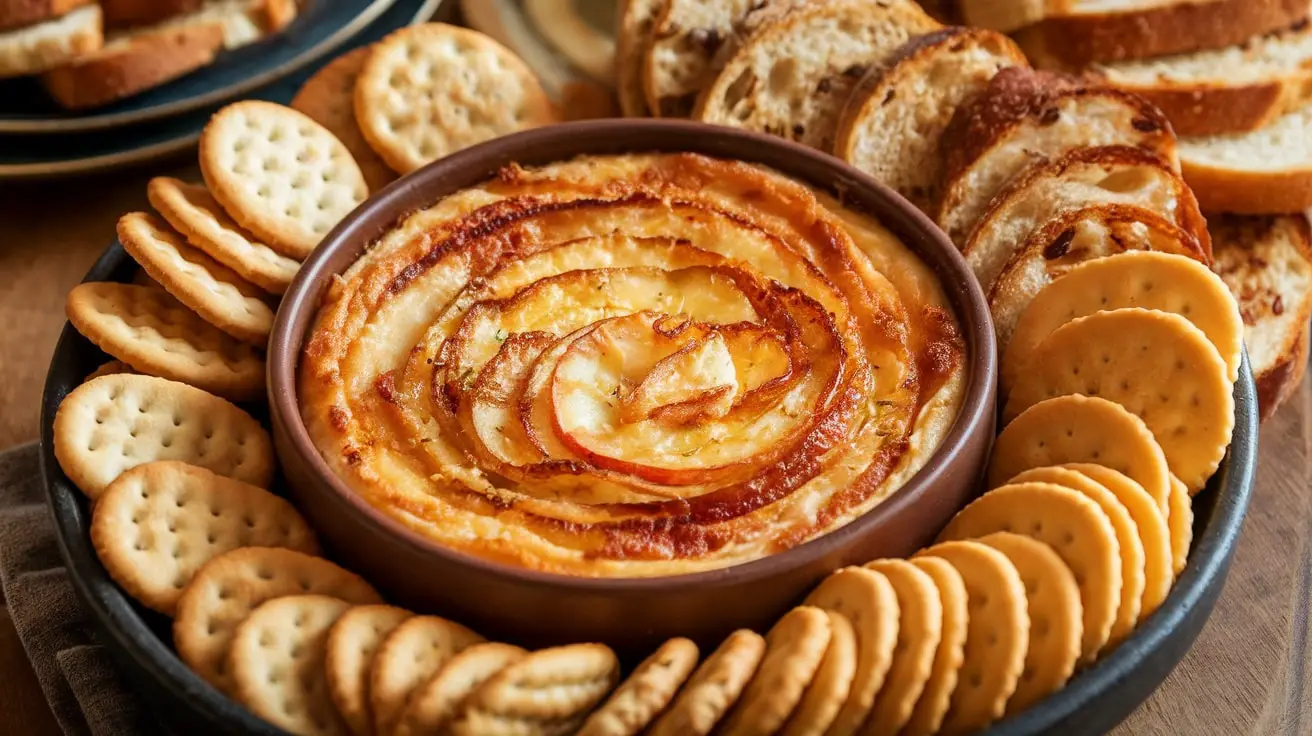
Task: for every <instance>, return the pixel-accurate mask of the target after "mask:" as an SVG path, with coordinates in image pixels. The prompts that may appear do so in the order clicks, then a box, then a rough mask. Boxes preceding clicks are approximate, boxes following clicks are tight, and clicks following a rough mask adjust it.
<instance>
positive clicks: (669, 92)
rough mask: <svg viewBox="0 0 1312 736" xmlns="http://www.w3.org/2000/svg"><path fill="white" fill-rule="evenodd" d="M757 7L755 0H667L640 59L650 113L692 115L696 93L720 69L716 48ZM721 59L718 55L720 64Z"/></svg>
mask: <svg viewBox="0 0 1312 736" xmlns="http://www.w3.org/2000/svg"><path fill="white" fill-rule="evenodd" d="M759 5H760V3H759V2H758V0H666V3H665V8H664V10H662V11H661V14H660V15H659V16H657V18H656V23H655V25H654V26H653V28H652V32H651V42H650V43H649V44H647V53H646V57H645V58H644V59H643V79H642V84H643V91H644V92H645V94H646V98H647V108H648V109H649V110H651V111H652V114H654V115H656V116H657V117H663V118H686V117H688V116H689V115H691V114H692V108H693V106H694V105H695V104H696V102H697V95H698V94H699V93H700V92H701V91H702V88H704V87H705V86H706V85H707V84H708V83H710V81H711V80H712V79H714V78H715V73H716V72H717V71H719V68H718V67H719V65H718V64H717V63H716V62H717V52H719V51H720V49H721V48H722V47H723V46H724V43H725V41H726V40H728V39H729V38H731V37H733V36H735V35H736V34H738V33H739V32H740V31H741V29H742V24H743V21H744V20H746V18H747V14H748V12H749V11H751V10H754V9H756V8H757V7H758V6H759ZM724 61H726V59H724V57H723V55H721V56H720V57H719V59H718V62H719V63H720V64H722V63H723V62H724Z"/></svg>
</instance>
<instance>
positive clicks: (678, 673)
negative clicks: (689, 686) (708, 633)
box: [579, 638, 697, 736]
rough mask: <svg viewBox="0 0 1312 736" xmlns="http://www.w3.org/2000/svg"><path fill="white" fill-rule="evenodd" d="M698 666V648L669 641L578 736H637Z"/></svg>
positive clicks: (625, 682) (635, 673)
mask: <svg viewBox="0 0 1312 736" xmlns="http://www.w3.org/2000/svg"><path fill="white" fill-rule="evenodd" d="M696 666H697V645H696V644H694V643H692V641H690V640H688V639H683V638H676V639H670V640H669V641H667V642H665V643H664V644H662V645H661V646H660V648H658V649H657V650H656V651H655V652H653V653H652V655H651V656H650V657H647V659H645V660H643V661H642V663H641V664H639V665H638V666H637V668H636V669H634V670H633V672H632V673H631V674H630V675H629V677H628V679H626V680H625V681H624V682H623V683H621V684H620V686H619V687H618V688H616V689H615V692H614V693H612V694H611V696H610V697H609V698H607V700H606V702H605V703H603V704H602V706H601V707H600V708H598V709H597V711H596V712H595V713H593V714H592V715H591V716H589V717H588V720H587V721H586V722H584V724H583V728H582V729H580V730H579V736H634V734H638V733H641V732H642V730H643V729H644V728H646V727H647V724H649V723H651V721H652V719H653V718H655V717H656V715H657V714H658V713H660V712H661V711H662V710H664V709H665V706H667V705H669V704H670V701H671V700H673V699H674V694H675V693H677V692H678V691H679V688H680V687H682V686H683V683H684V681H685V680H687V679H688V675H690V674H692V670H693V668H694V667H696Z"/></svg>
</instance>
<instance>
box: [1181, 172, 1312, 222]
mask: <svg viewBox="0 0 1312 736" xmlns="http://www.w3.org/2000/svg"><path fill="white" fill-rule="evenodd" d="M1181 167H1182V169H1183V171H1184V180H1185V181H1186V182H1188V183H1189V186H1190V187H1192V188H1193V190H1194V194H1195V195H1197V197H1198V203H1199V204H1200V205H1201V206H1202V208H1203V210H1204V211H1206V212H1230V213H1234V214H1241V215H1279V214H1285V213H1289V212H1302V211H1304V210H1307V209H1312V168H1302V169H1290V170H1283V171H1243V170H1240V169H1226V168H1223V167H1220V166H1213V165H1210V164H1205V163H1200V162H1197V161H1190V160H1189V159H1188V158H1184V159H1183V160H1182V161H1181Z"/></svg>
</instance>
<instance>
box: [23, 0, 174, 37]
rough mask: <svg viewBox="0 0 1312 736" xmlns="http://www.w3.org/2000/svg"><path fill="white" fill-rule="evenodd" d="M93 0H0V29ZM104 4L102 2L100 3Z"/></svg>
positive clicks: (39, 19)
mask: <svg viewBox="0 0 1312 736" xmlns="http://www.w3.org/2000/svg"><path fill="white" fill-rule="evenodd" d="M93 1H94V0H0V31H7V30H11V29H14V28H22V27H23V26H30V25H33V24H35V23H40V22H42V21H47V20H51V19H52V18H58V17H60V16H61V15H64V14H65V13H67V12H68V11H70V10H72V9H74V8H79V7H81V6H83V5H87V4H89V3H91V2H93ZM196 1H197V2H199V0H196ZM101 4H102V5H104V3H101Z"/></svg>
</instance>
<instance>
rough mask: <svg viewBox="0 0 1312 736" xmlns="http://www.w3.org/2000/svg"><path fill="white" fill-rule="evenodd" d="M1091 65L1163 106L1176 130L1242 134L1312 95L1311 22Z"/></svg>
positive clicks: (1196, 133)
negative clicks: (1211, 46)
mask: <svg viewBox="0 0 1312 736" xmlns="http://www.w3.org/2000/svg"><path fill="white" fill-rule="evenodd" d="M1089 71H1090V72H1091V73H1093V74H1097V75H1099V76H1101V77H1102V78H1103V79H1104V80H1106V81H1107V83H1108V84H1113V85H1115V86H1117V87H1120V88H1121V89H1123V90H1126V91H1128V92H1133V93H1135V94H1137V95H1139V96H1141V97H1143V98H1145V99H1147V100H1148V101H1149V102H1151V103H1153V104H1154V105H1156V106H1157V107H1159V108H1161V110H1162V112H1164V113H1166V117H1168V118H1170V119H1171V126H1172V127H1173V128H1175V133H1176V135H1181V136H1209V135H1221V134H1225V133H1241V132H1245V131H1249V130H1255V129H1257V128H1261V127H1263V126H1265V125H1267V124H1268V123H1270V122H1272V121H1273V120H1274V119H1275V118H1277V117H1279V116H1280V115H1282V114H1284V113H1286V112H1289V111H1290V110H1293V109H1295V108H1297V107H1299V106H1301V105H1302V104H1303V103H1304V102H1306V101H1307V100H1308V99H1309V97H1312V24H1308V23H1307V22H1303V23H1300V24H1299V25H1298V26H1296V27H1294V28H1290V29H1286V30H1283V31H1279V32H1276V33H1271V34H1268V35H1265V36H1260V37H1258V38H1254V39H1250V40H1248V41H1245V42H1244V43H1241V44H1238V45H1236V46H1227V47H1226V48H1223V49H1215V50H1211V51H1198V52H1195V53H1192V54H1178V55H1176V56H1167V57H1163V58H1160V59H1146V60H1142V61H1123V62H1118V63H1113V64H1103V65H1095V66H1093V67H1090V69H1089Z"/></svg>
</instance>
